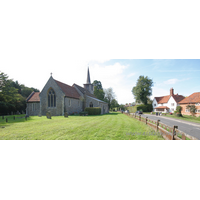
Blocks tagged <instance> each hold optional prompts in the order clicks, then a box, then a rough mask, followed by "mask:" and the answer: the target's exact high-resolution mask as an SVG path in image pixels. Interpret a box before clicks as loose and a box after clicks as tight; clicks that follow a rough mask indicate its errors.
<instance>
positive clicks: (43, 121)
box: [0, 113, 163, 140]
mask: <svg viewBox="0 0 200 200" xmlns="http://www.w3.org/2000/svg"><path fill="white" fill-rule="evenodd" d="M9 119H10V120H9ZM12 119H13V116H11V117H10V118H8V123H6V122H5V119H4V120H2V118H1V119H0V140H163V138H162V136H161V135H160V134H159V133H155V131H153V129H152V128H150V127H149V126H147V125H145V124H144V123H142V122H140V121H138V120H136V119H134V118H130V117H128V116H126V115H123V114H121V113H109V114H105V115H100V116H69V117H68V118H64V117H63V116H56V117H54V116H53V117H52V119H47V118H46V117H45V116H42V117H38V116H33V117H29V118H28V120H27V121H25V119H24V118H21V119H16V120H17V121H16V120H12ZM11 120H12V121H11ZM20 120H21V121H20ZM2 127H4V128H2ZM152 133H154V134H152Z"/></svg>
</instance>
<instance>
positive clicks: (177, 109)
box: [176, 106, 182, 114]
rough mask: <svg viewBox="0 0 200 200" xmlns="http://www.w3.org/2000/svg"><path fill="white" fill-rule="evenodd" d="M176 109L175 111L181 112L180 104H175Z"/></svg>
mask: <svg viewBox="0 0 200 200" xmlns="http://www.w3.org/2000/svg"><path fill="white" fill-rule="evenodd" d="M176 111H177V113H180V114H181V111H182V107H181V106H177V107H176Z"/></svg>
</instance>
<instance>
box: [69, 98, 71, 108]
mask: <svg viewBox="0 0 200 200" xmlns="http://www.w3.org/2000/svg"><path fill="white" fill-rule="evenodd" d="M70 106H71V99H70V100H69V107H70Z"/></svg>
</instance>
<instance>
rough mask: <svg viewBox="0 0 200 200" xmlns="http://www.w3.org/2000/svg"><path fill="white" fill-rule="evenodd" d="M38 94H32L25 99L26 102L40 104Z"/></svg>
mask: <svg viewBox="0 0 200 200" xmlns="http://www.w3.org/2000/svg"><path fill="white" fill-rule="evenodd" d="M39 94H40V92H32V93H31V94H30V95H29V96H28V98H27V99H26V101H27V102H29V103H30V102H40V97H39Z"/></svg>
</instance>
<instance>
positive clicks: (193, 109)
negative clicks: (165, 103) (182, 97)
mask: <svg viewBox="0 0 200 200" xmlns="http://www.w3.org/2000/svg"><path fill="white" fill-rule="evenodd" d="M186 109H188V110H189V111H190V113H191V114H192V116H195V114H196V110H197V107H196V106H195V105H187V106H186Z"/></svg>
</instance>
